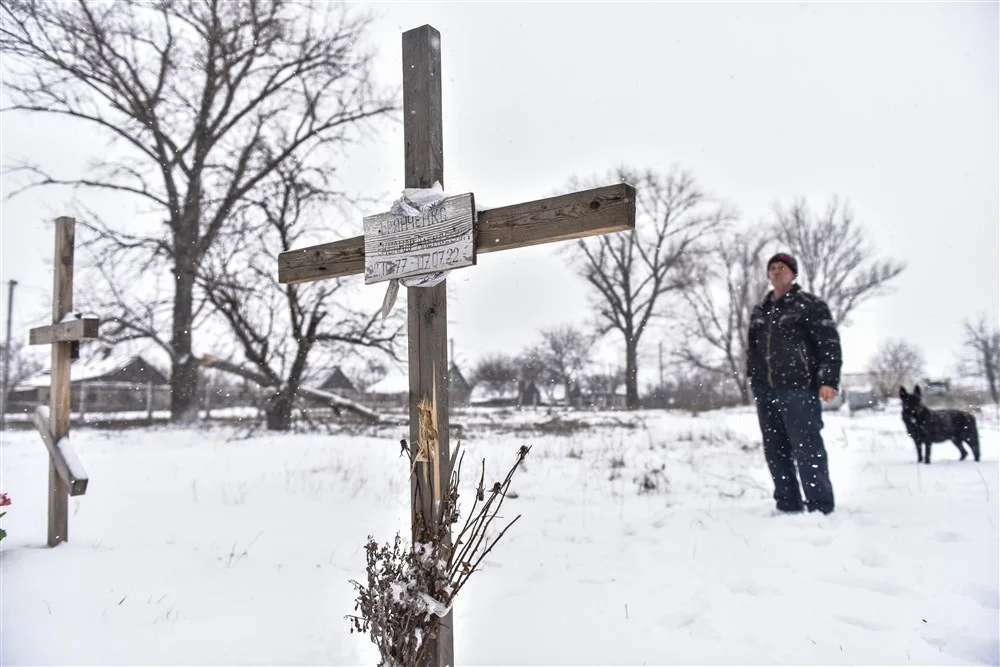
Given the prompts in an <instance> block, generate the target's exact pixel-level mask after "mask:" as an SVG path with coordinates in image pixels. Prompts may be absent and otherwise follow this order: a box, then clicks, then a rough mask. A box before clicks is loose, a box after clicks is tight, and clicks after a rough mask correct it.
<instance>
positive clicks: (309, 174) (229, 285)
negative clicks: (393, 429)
mask: <svg viewBox="0 0 1000 667" xmlns="http://www.w3.org/2000/svg"><path fill="white" fill-rule="evenodd" d="M254 192H255V195H256V196H254V197H253V198H252V199H250V201H249V202H248V203H247V204H246V205H244V206H242V207H241V208H240V209H239V210H238V211H237V213H236V217H237V218H238V219H239V220H240V221H241V222H242V224H241V225H239V226H234V227H233V229H232V231H231V232H228V233H227V234H226V235H225V236H224V237H222V238H220V242H219V243H216V244H215V247H214V248H213V249H212V250H211V251H210V252H209V253H208V256H207V257H206V260H205V261H204V262H203V263H202V267H201V269H200V271H199V282H200V285H201V287H202V289H203V292H204V294H205V295H206V297H207V299H208V301H209V302H210V303H211V304H212V306H213V307H214V309H215V311H216V312H217V313H218V314H220V315H221V316H222V318H223V319H224V320H225V322H226V324H227V325H228V328H229V331H230V332H231V333H232V335H233V336H234V337H235V338H236V340H237V341H238V342H239V346H240V348H241V351H242V353H243V357H244V358H245V359H246V362H247V363H248V364H249V365H250V366H251V367H252V368H253V369H254V371H255V373H254V376H255V377H263V378H264V379H265V383H264V386H265V387H268V388H270V393H269V396H268V400H267V405H266V408H265V413H266V416H267V428H268V430H272V431H287V430H288V429H290V428H291V418H292V407H293V405H294V402H295V399H296V396H297V395H298V393H299V391H300V388H301V386H302V385H303V383H304V381H305V380H306V378H307V372H308V370H309V368H310V365H309V364H310V359H311V356H315V355H313V354H311V353H313V352H314V351H315V349H316V348H317V347H320V346H323V347H325V348H327V349H329V348H331V347H332V348H334V350H335V351H336V353H337V356H338V357H343V356H345V355H347V354H349V353H350V352H352V351H357V350H358V349H360V348H367V349H372V350H378V351H380V352H382V353H384V354H386V355H389V356H391V357H392V358H396V357H397V350H396V341H397V336H398V335H399V334H400V333H401V332H402V328H403V324H402V317H401V315H400V314H399V313H397V314H396V315H395V316H393V317H390V319H389V320H387V321H386V322H384V323H383V322H382V321H381V314H380V311H379V310H374V311H372V312H371V313H368V314H364V313H361V312H356V311H352V310H349V309H348V308H347V307H346V306H345V305H344V303H343V299H340V298H339V297H340V296H341V292H343V291H344V290H345V289H346V287H345V285H346V283H343V282H342V281H340V280H327V281H321V282H317V283H312V284H308V285H279V284H278V283H277V282H276V276H275V271H274V258H275V257H277V255H278V253H280V252H284V251H286V250H289V249H290V248H291V247H292V246H293V245H295V244H296V242H297V240H298V239H299V238H300V237H301V235H302V234H303V233H304V227H305V226H306V225H305V224H303V223H304V222H306V217H307V216H308V215H309V214H310V213H311V212H315V209H314V208H311V206H310V204H313V203H315V202H319V201H323V200H324V199H326V198H327V197H329V196H330V193H329V192H327V191H326V190H325V188H324V187H323V170H321V169H316V170H307V169H304V168H303V166H302V165H301V164H299V163H296V162H295V161H289V162H287V163H285V164H284V165H281V166H280V167H278V168H277V169H276V170H274V171H273V172H272V173H271V174H270V176H269V178H268V179H267V181H266V185H265V186H262V187H259V188H257V189H256V190H255V191H254ZM400 312H401V311H400Z"/></svg>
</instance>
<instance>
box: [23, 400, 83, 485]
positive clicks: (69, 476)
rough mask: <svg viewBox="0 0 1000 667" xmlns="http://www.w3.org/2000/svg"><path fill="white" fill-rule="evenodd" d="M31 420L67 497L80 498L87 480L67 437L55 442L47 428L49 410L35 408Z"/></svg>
mask: <svg viewBox="0 0 1000 667" xmlns="http://www.w3.org/2000/svg"><path fill="white" fill-rule="evenodd" d="M32 419H33V421H34V423H35V428H36V429H38V433H39V434H40V435H41V436H42V442H44V443H45V448H46V449H48V450H49V459H50V460H51V462H52V464H53V466H54V467H55V470H56V475H58V476H59V480H60V481H61V482H62V483H63V484H65V485H66V488H67V489H69V495H71V496H82V495H84V494H85V493H87V483H88V482H89V479H88V477H87V473H86V471H85V470H84V469H83V464H81V463H80V460H79V459H78V458H77V457H76V454H75V453H74V451H73V448H72V446H71V445H70V441H69V436H64V437H63V438H60V439H59V440H56V439H55V438H54V437H53V436H52V431H51V429H50V428H49V421H50V419H51V413H50V412H49V408H48V407H46V406H44V405H39V406H38V407H37V408H35V414H34V415H33V416H32Z"/></svg>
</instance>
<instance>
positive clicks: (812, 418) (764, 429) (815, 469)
mask: <svg viewBox="0 0 1000 667" xmlns="http://www.w3.org/2000/svg"><path fill="white" fill-rule="evenodd" d="M752 389H753V394H754V399H755V400H756V401H757V419H758V420H759V421H760V431H761V434H762V435H763V437H764V456H765V458H766V459H767V467H768V469H769V470H770V471H771V478H772V479H773V480H774V500H775V502H776V503H777V507H778V509H779V510H782V511H785V512H798V511H801V510H802V509H803V502H802V497H803V495H805V507H806V508H807V509H808V510H809V511H810V512H813V511H820V512H823V513H824V514H828V513H830V512H832V511H833V507H834V501H833V485H832V484H831V483H830V469H829V465H828V462H827V455H826V447H825V446H824V445H823V436H822V435H820V431H821V430H822V429H823V416H822V409H821V408H820V403H819V394H818V392H817V391H816V390H815V389H792V388H778V389H772V388H770V387H765V386H761V385H756V384H755V385H753V387H752ZM796 471H797V472H798V474H797V475H796ZM800 479H801V482H802V487H801V491H800V488H799V480H800Z"/></svg>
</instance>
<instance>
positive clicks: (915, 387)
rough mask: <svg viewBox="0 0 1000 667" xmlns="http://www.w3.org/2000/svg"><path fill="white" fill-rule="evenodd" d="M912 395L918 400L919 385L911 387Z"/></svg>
mask: <svg viewBox="0 0 1000 667" xmlns="http://www.w3.org/2000/svg"><path fill="white" fill-rule="evenodd" d="M913 395H914V396H916V397H917V398H920V385H919V384H918V385H915V386H914V387H913Z"/></svg>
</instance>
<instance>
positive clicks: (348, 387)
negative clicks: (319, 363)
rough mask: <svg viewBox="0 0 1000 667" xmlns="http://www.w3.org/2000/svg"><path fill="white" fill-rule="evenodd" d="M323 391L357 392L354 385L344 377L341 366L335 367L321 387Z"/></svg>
mask: <svg viewBox="0 0 1000 667" xmlns="http://www.w3.org/2000/svg"><path fill="white" fill-rule="evenodd" d="M319 388H320V390H322V391H355V389H354V385H353V384H352V383H351V381H350V380H349V379H348V378H347V376H346V375H344V371H342V370H341V369H340V366H337V367H335V368H334V369H333V370H332V371H331V372H330V375H329V376H327V378H326V380H325V381H324V382H323V384H321V385H320V386H319Z"/></svg>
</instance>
